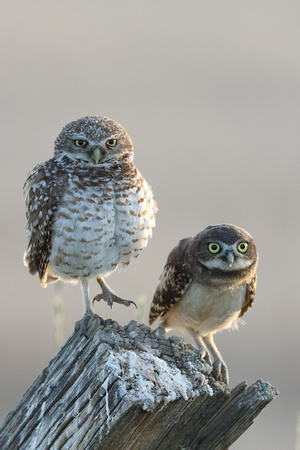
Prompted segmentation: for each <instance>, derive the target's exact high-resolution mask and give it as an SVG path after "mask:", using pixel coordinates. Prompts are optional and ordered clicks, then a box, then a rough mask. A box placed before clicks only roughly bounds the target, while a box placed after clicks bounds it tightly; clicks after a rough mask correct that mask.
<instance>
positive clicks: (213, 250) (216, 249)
mask: <svg viewBox="0 0 300 450" xmlns="http://www.w3.org/2000/svg"><path fill="white" fill-rule="evenodd" d="M220 249H221V247H220V245H219V244H217V243H216V242H210V244H208V250H209V251H210V253H218V252H219V251H220Z"/></svg>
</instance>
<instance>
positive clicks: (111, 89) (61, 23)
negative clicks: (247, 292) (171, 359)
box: [0, 0, 300, 450]
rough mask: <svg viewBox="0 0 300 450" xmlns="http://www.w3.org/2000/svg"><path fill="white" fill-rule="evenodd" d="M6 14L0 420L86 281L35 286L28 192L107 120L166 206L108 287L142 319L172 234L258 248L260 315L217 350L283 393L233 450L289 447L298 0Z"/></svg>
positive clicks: (45, 6) (294, 385) (41, 8)
mask: <svg viewBox="0 0 300 450" xmlns="http://www.w3.org/2000/svg"><path fill="white" fill-rule="evenodd" d="M0 9H1V30H0V37H1V39H0V47H1V69H0V70H1V86H0V89H1V106H0V108H1V111H0V120H1V130H0V133H1V161H2V163H1V166H0V170H1V175H0V182H1V191H0V199H1V229H2V232H1V317H0V321H1V324H0V337H1V341H0V352H1V356H0V361H1V371H0V416H1V422H2V421H3V420H4V418H5V416H6V415H7V413H8V412H9V411H11V410H12V409H13V408H14V407H15V406H16V405H17V403H18V402H19V400H20V399H21V396H22V395H23V393H24V392H25V391H26V390H27V388H28V387H29V386H30V385H31V384H32V382H33V381H34V380H35V379H36V377H37V376H38V375H39V374H40V372H41V371H42V370H43V368H44V367H46V366H47V364H48V362H49V360H50V359H51V358H52V357H53V356H54V355H55V353H56V351H57V349H56V346H55V343H54V328H55V321H54V305H55V298H58V299H59V298H63V316H64V317H63V323H62V327H63V337H62V342H64V341H65V340H66V339H67V338H68V336H69V335H70V334H71V333H72V332H73V329H74V323H75V322H76V321H77V320H79V319H80V318H81V316H82V313H83V304H82V298H81V292H80V288H79V286H73V285H64V286H63V287H55V286H54V285H51V286H49V287H48V288H47V289H42V288H41V287H40V284H39V280H38V277H37V276H35V277H32V276H30V275H29V273H28V270H27V268H25V267H24V266H23V262H22V257H23V252H24V248H25V245H26V237H25V224H26V221H25V205H24V198H23V195H22V187H23V183H24V181H25V179H26V177H27V174H28V172H29V171H30V170H31V169H32V168H33V167H34V166H35V165H36V164H38V163H40V162H42V161H45V160H47V159H49V158H51V157H52V154H53V142H54V139H55V138H56V136H57V135H58V133H59V132H60V130H61V129H62V127H63V126H64V125H65V124H66V123H68V122H70V121H72V120H75V119H77V118H79V117H81V116H84V115H89V114H92V115H94V114H95V115H98V114H99V115H101V114H104V115H107V116H109V117H111V118H113V119H115V120H116V121H118V122H120V123H121V124H122V125H123V126H124V127H125V128H126V129H127V131H128V133H129V135H130V136H131V138H132V140H133V143H134V146H135V163H136V165H137V167H138V168H139V170H140V171H141V172H142V174H143V176H144V177H145V178H146V180H147V181H148V183H149V184H150V185H151V186H152V188H153V191H154V194H155V198H156V200H157V202H158V207H159V213H158V215H157V227H156V229H155V230H154V235H153V239H152V240H151V241H150V242H149V246H148V248H147V249H146V250H145V251H144V253H143V255H142V256H141V257H140V258H139V260H138V262H137V264H135V265H132V266H131V267H130V268H129V269H128V271H127V272H123V273H120V272H117V273H115V274H113V275H112V276H111V277H110V279H109V280H108V283H109V285H110V286H111V288H112V289H114V290H115V291H116V292H117V293H118V294H119V295H121V296H123V297H124V298H128V299H132V300H135V301H137V302H138V304H139V305H140V308H139V319H141V320H143V321H146V323H148V322H147V316H148V311H149V306H150V302H151V299H152V295H153V293H154V290H155V288H156V285H157V281H158V277H159V275H160V273H161V271H162V268H163V266H164V263H165V260H166V257H167V255H168V253H169V252H170V250H171V249H172V248H173V247H174V246H175V245H176V244H177V242H178V241H179V239H182V238H184V237H187V236H192V235H195V234H196V233H198V232H199V231H200V230H202V229H203V228H205V227H206V226H207V225H209V224H217V223H222V222H228V223H234V224H236V225H239V226H241V227H243V228H245V229H246V230H247V231H249V232H250V233H251V234H252V235H253V236H254V237H255V239H256V241H257V245H258V248H259V252H260V260H259V269H258V289H257V295H256V299H255V302H254V306H253V308H252V310H250V311H248V312H247V314H246V315H245V317H244V318H245V320H246V322H247V325H246V326H241V327H240V328H239V331H232V332H226V331H225V332H223V333H221V334H219V335H217V336H216V343H217V345H218V347H219V349H220V351H221V352H222V354H223V357H224V359H225V361H226V362H227V365H228V368H229V373H230V386H231V387H234V386H235V385H236V384H238V383H239V382H241V381H242V380H247V382H248V383H253V382H255V381H256V380H257V379H258V378H263V379H264V380H267V381H269V382H271V383H272V384H273V385H275V386H276V387H277V388H279V390H280V396H279V398H278V399H277V400H275V401H273V402H272V403H271V404H270V405H269V406H268V407H267V408H266V409H265V410H264V411H263V412H262V414H261V415H260V416H259V417H258V418H257V419H256V421H255V423H254V425H253V426H252V427H251V428H250V429H249V430H248V431H247V432H246V433H245V434H244V435H243V436H242V437H241V438H240V439H239V440H238V441H237V442H236V443H235V444H234V445H233V446H232V448H235V449H243V450H244V449H245V450H248V449H249V450H250V449H253V448H258V449H278V450H279V449H280V450H281V449H283V448H285V449H290V448H291V449H292V448H295V443H296V425H297V413H298V411H299V410H300V403H299V365H300V364H299V315H300V302H299V287H300V286H299V251H300V245H299V244H300V242H299V236H300V232H299V218H300V214H299V192H300V191H299V142H300V132H299V120H300V51H299V46H300V4H299V2H296V1H292V0H252V1H251V2H250V1H241V0H227V1H226V2H225V1H224V2H220V1H211V0H210V1H208V0H206V1H204V0H190V1H186V2H184V1H178V0H164V1H161V0H152V1H151V2H146V1H141V0H129V1H127V2H125V1H121V0H116V1H112V0H97V1H96V0H89V1H86V2H83V1H78V0H73V1H71V0H65V1H63V2H62V1H60V0H51V2H50V1H48V2H38V1H37V0H27V1H26V2H22V1H21V0H15V1H13V2H8V1H4V0H2V1H1V3H0ZM98 292H99V288H98V285H97V283H96V282H93V283H92V286H91V297H93V296H94V295H96V294H97V293H98ZM95 309H96V311H97V313H98V314H99V315H101V316H102V317H104V318H109V317H112V318H113V319H115V320H117V321H119V323H121V324H126V323H127V322H128V321H129V320H131V319H133V318H136V313H135V310H134V308H128V309H127V308H126V309H124V307H122V306H119V305H115V306H114V308H113V309H112V310H110V309H109V308H108V306H107V305H106V304H104V303H103V304H96V307H95ZM186 339H187V340H188V341H189V339H188V338H186Z"/></svg>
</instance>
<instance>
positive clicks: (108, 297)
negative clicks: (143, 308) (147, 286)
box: [93, 292, 137, 309]
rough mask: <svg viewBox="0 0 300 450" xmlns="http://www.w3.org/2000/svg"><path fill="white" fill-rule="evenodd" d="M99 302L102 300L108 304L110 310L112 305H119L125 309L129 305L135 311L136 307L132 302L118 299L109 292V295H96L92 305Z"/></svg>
mask: <svg viewBox="0 0 300 450" xmlns="http://www.w3.org/2000/svg"><path fill="white" fill-rule="evenodd" d="M101 300H104V301H105V302H106V303H107V304H108V306H110V308H112V306H113V304H114V303H119V304H120V305H124V306H127V307H128V306H130V305H134V306H135V307H136V309H137V305H136V303H135V302H133V301H132V300H125V299H124V298H120V297H118V296H117V295H115V294H113V293H112V292H110V293H109V294H108V293H107V292H106V293H105V294H104V293H103V292H102V294H98V295H96V296H95V297H94V299H93V304H94V302H100V301H101Z"/></svg>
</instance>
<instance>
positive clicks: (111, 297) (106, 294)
mask: <svg viewBox="0 0 300 450" xmlns="http://www.w3.org/2000/svg"><path fill="white" fill-rule="evenodd" d="M97 282H98V283H99V285H100V287H101V289H102V293H101V294H98V295H96V297H95V298H94V300H93V303H94V302H95V301H96V302H100V301H101V300H104V301H105V302H106V303H107V304H108V306H110V307H111V308H112V305H113V303H120V304H121V305H124V306H130V305H134V306H135V307H136V308H137V306H136V304H135V303H134V302H133V301H131V300H125V299H124V298H120V297H118V296H117V295H116V294H114V292H113V291H112V290H111V289H110V288H109V287H108V285H107V284H106V283H105V281H104V280H103V278H102V277H98V278H97Z"/></svg>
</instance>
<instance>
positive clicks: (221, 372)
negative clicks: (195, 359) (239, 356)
mask: <svg viewBox="0 0 300 450" xmlns="http://www.w3.org/2000/svg"><path fill="white" fill-rule="evenodd" d="M212 376H213V377H214V379H215V380H217V381H221V382H223V383H225V384H227V385H228V384H229V375H228V369H227V367H226V364H225V363H224V361H222V360H221V359H216V360H215V361H214V362H213V370H212Z"/></svg>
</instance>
